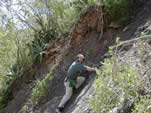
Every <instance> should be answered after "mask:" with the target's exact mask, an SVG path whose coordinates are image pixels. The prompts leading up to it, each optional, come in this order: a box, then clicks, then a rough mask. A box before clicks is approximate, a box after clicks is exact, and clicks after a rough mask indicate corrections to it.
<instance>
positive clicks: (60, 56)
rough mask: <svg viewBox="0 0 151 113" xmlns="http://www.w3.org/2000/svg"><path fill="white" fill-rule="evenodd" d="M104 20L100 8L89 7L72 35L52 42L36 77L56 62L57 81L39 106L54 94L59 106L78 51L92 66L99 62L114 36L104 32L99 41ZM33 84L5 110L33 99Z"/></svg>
mask: <svg viewBox="0 0 151 113" xmlns="http://www.w3.org/2000/svg"><path fill="white" fill-rule="evenodd" d="M102 19H103V17H102V9H101V7H95V8H90V9H89V10H88V12H86V13H85V14H82V15H81V16H80V19H79V20H78V21H77V22H76V24H75V25H74V26H73V28H72V29H71V32H70V33H69V35H64V36H62V37H60V38H59V39H57V40H56V41H54V42H52V43H51V44H50V45H49V47H48V49H47V54H46V56H45V58H44V60H43V62H42V64H41V66H38V67H37V72H35V76H36V74H39V77H40V78H43V77H44V75H45V74H46V73H47V72H48V71H49V69H50V67H51V66H53V65H54V64H58V66H57V67H56V69H55V72H54V80H53V81H52V83H50V84H49V86H50V90H51V94H50V95H49V97H47V98H46V99H43V100H42V101H41V103H40V104H39V105H38V106H41V108H43V107H42V105H43V104H45V103H46V102H50V103H51V102H53V101H54V97H55V98H57V102H55V107H56V106H57V103H58V102H59V101H60V98H61V96H63V94H64V86H63V80H64V78H65V73H66V71H67V69H68V66H69V65H70V64H71V63H72V62H73V60H74V58H75V56H76V55H77V54H78V53H82V54H84V55H85V56H86V62H85V63H86V64H87V65H89V66H96V63H99V61H100V59H101V56H102V55H103V54H104V52H105V51H106V50H107V47H108V44H109V43H110V42H109V41H108V40H110V39H112V34H111V32H110V31H108V32H106V33H104V36H103V37H102V38H101V40H100V41H99V40H98V39H99V37H100V34H101V32H102V31H103V24H102ZM33 86H34V84H33V83H31V84H29V85H28V86H27V88H26V89H23V90H21V91H19V92H18V93H17V94H16V97H15V98H14V99H13V100H12V101H10V102H9V103H8V106H7V107H6V108H5V109H4V112H5V113H6V112H7V113H12V111H13V112H18V111H19V110H20V109H21V107H22V106H23V105H24V104H25V103H26V101H27V100H28V99H29V98H30V95H31V92H32V87H33ZM25 92H26V93H25ZM29 106H30V107H29V108H30V109H31V111H32V110H34V109H33V108H31V106H32V105H30V104H29ZM53 107H54V106H53ZM50 108H51V107H50ZM38 111H39V110H38ZM40 111H41V110H40ZM21 112H22V110H21ZM52 113H54V109H52Z"/></svg>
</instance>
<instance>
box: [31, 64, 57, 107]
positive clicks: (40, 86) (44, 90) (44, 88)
mask: <svg viewBox="0 0 151 113" xmlns="http://www.w3.org/2000/svg"><path fill="white" fill-rule="evenodd" d="M55 67H56V65H54V66H53V67H52V68H51V70H50V72H49V73H48V74H47V75H46V76H45V78H44V79H43V80H41V81H40V80H37V82H36V86H35V88H34V89H33V90H32V97H31V99H32V101H33V103H34V104H35V105H37V104H38V103H39V102H40V100H41V98H42V97H45V96H47V95H48V94H49V93H50V91H49V90H50V89H49V87H48V84H49V83H50V82H51V80H52V79H53V76H52V73H53V71H54V69H55Z"/></svg>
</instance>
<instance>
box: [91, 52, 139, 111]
mask: <svg viewBox="0 0 151 113" xmlns="http://www.w3.org/2000/svg"><path fill="white" fill-rule="evenodd" d="M110 53H111V54H112V55H113V56H112V57H111V58H107V59H105V60H104V62H103V67H102V70H97V74H98V77H97V78H96V80H95V82H94V89H95V90H96V94H95V96H93V98H91V99H90V103H91V106H92V109H93V111H94V112H95V113H100V112H102V113H107V112H109V111H110V110H111V109H113V108H115V107H117V106H119V105H120V104H122V103H123V102H124V101H125V100H129V99H131V100H136V99H137V95H138V94H137V87H138V86H139V79H140V78H139V76H138V74H137V73H136V72H135V71H134V70H133V69H132V68H131V67H130V66H129V65H126V64H125V63H122V62H120V60H119V59H118V58H117V56H116V55H115V52H113V51H110Z"/></svg>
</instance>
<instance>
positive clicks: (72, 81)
mask: <svg viewBox="0 0 151 113" xmlns="http://www.w3.org/2000/svg"><path fill="white" fill-rule="evenodd" d="M84 59H85V58H84V56H83V55H82V54H78V55H77V59H76V61H74V62H73V63H72V64H71V66H70V67H69V69H68V71H67V76H66V78H65V80H64V85H65V88H66V92H65V95H64V96H63V98H62V100H61V102H60V104H59V106H58V107H57V109H56V113H61V112H62V111H63V109H64V105H65V104H66V103H67V101H68V100H69V99H70V98H71V96H72V93H73V87H75V88H76V89H78V88H79V87H80V86H81V85H82V84H83V83H84V81H85V77H82V76H78V75H79V73H81V72H84V71H94V72H95V71H96V69H95V68H91V67H88V66H86V65H84V64H83V62H84Z"/></svg>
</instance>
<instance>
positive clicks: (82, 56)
mask: <svg viewBox="0 0 151 113" xmlns="http://www.w3.org/2000/svg"><path fill="white" fill-rule="evenodd" d="M77 58H83V59H85V58H84V55H82V54H78V55H77Z"/></svg>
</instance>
